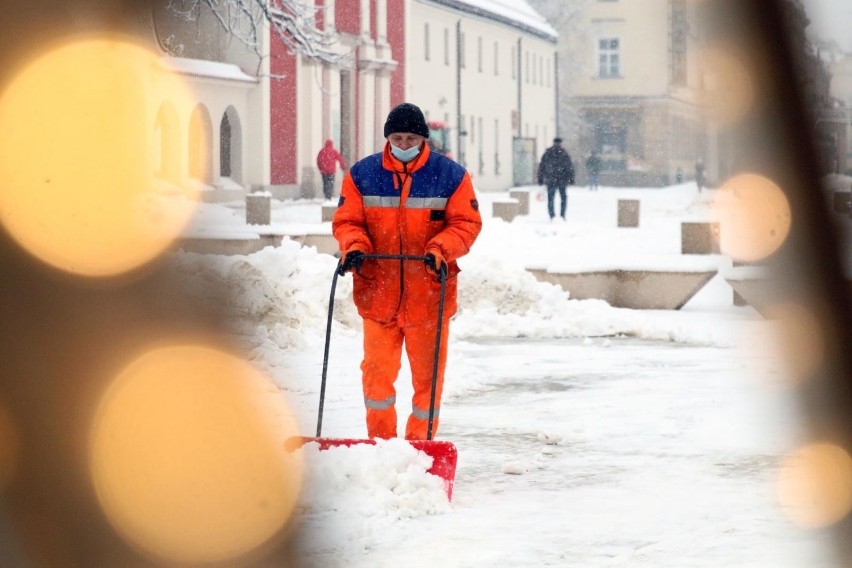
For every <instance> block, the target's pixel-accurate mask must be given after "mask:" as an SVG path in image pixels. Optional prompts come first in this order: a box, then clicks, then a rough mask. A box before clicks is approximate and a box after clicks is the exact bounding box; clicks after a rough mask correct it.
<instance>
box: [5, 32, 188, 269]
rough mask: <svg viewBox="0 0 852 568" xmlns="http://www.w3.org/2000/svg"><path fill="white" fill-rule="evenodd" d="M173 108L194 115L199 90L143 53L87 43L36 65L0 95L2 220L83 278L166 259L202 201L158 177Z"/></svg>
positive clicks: (31, 247)
mask: <svg viewBox="0 0 852 568" xmlns="http://www.w3.org/2000/svg"><path fill="white" fill-rule="evenodd" d="M163 105H171V106H170V108H174V107H177V108H184V107H189V106H191V97H190V92H189V90H188V89H187V87H186V86H185V85H184V84H183V83H182V82H181V81H180V80H179V79H178V78H177V77H176V76H175V75H174V74H171V73H168V72H166V71H165V69H163V68H162V67H161V66H160V65H159V64H158V58H157V56H156V55H154V54H152V53H150V52H148V51H146V50H144V49H142V48H141V47H138V46H135V45H133V44H130V43H126V42H123V41H119V40H116V39H86V40H83V41H78V42H74V43H69V44H66V45H63V46H61V47H58V48H56V49H53V50H51V51H49V52H48V53H46V54H44V55H42V56H40V57H38V58H37V59H35V60H34V61H33V62H32V63H31V64H29V65H27V66H26V67H25V68H24V69H23V70H22V71H21V72H20V73H19V74H18V75H17V76H16V77H15V78H14V80H13V81H12V82H11V83H10V84H9V86H8V88H7V89H6V90H5V91H4V92H3V93H2V96H0V132H2V133H3V135H2V137H0V171H2V172H3V184H2V185H0V223H2V225H3V226H4V227H5V228H6V230H7V231H8V232H9V233H10V234H11V236H12V237H14V238H15V240H17V241H18V242H19V243H20V244H21V245H22V246H23V247H24V248H25V249H27V250H28V251H29V252H30V253H32V254H34V255H35V256H36V257H38V258H39V259H41V260H42V261H44V262H47V263H48V264H50V265H52V266H54V267H57V268H60V269H62V270H65V271H68V272H71V273H74V274H77V275H84V276H112V275H116V274H122V273H125V272H128V271H131V270H133V269H135V268H138V267H139V266H142V265H144V264H145V263H147V262H149V261H150V260H152V259H153V258H155V257H156V256H157V255H159V254H160V253H161V252H162V251H163V250H164V249H165V248H167V247H168V246H169V245H170V243H171V242H172V241H173V240H174V238H175V237H177V236H178V235H179V233H180V232H181V231H182V229H183V228H184V227H185V226H186V223H187V222H188V221H189V218H190V216H191V215H192V212H193V211H194V206H195V202H196V201H197V199H198V190H197V189H193V188H191V187H190V186H189V185H188V184H186V183H184V181H185V180H181V179H180V178H179V177H177V178H173V179H171V180H169V181H166V180H164V179H161V178H160V177H158V176H156V175H155V172H154V170H155V169H156V168H157V160H158V159H159V157H158V156H155V153H156V151H157V148H158V146H159V145H161V140H160V139H159V138H158V137H160V136H161V133H159V132H157V129H156V120H157V113H158V111H159V109H160V108H161V107H162V106H163Z"/></svg>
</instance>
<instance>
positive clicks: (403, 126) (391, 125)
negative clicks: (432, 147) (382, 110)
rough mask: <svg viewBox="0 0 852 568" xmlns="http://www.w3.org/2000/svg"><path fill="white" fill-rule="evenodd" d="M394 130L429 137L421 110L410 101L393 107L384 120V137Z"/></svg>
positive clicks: (394, 131)
mask: <svg viewBox="0 0 852 568" xmlns="http://www.w3.org/2000/svg"><path fill="white" fill-rule="evenodd" d="M396 132H411V133H412V134H418V135H420V136H423V137H425V138H429V127H428V126H426V119H425V118H423V111H421V110H420V109H419V108H418V107H417V106H415V105H413V104H411V103H402V104H401V105H398V106H396V107H394V109H393V110H391V111H390V113H389V114H388V119H387V120H386V121H385V138H387V137H388V136H390V135H391V134H394V133H396Z"/></svg>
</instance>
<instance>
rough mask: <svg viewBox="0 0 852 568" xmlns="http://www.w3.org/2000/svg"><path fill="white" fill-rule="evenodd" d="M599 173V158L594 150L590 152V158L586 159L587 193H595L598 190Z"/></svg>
mask: <svg viewBox="0 0 852 568" xmlns="http://www.w3.org/2000/svg"><path fill="white" fill-rule="evenodd" d="M600 171H601V157H600V156H598V153H597V152H596V151H595V150H592V154H591V156H589V157H588V158H587V159H586V172H587V174H588V176H589V191H597V189H598V174H599V173H600Z"/></svg>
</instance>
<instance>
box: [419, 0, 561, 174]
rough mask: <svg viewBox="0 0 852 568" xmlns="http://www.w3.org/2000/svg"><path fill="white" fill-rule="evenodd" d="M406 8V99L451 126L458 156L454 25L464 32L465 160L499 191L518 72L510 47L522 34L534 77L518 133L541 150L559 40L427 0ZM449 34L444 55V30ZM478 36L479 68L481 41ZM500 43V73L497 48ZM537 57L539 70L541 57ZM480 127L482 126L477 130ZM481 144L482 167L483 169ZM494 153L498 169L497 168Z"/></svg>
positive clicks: (551, 116) (551, 123)
mask: <svg viewBox="0 0 852 568" xmlns="http://www.w3.org/2000/svg"><path fill="white" fill-rule="evenodd" d="M406 10H407V14H409V17H408V18H407V23H406V26H407V28H406V38H407V42H406V70H407V72H406V89H405V90H406V97H407V100H408V101H409V102H412V103H414V104H416V105H418V106H420V107H421V108H422V109H423V111H424V113H426V114H427V116H428V118H429V119H434V120H445V119H446V118H447V117H449V123H450V125H451V127H452V128H453V133H452V136H451V149H452V152H453V155H454V156H455V157H456V158H459V148H458V145H457V143H456V136H455V133H456V131H455V129H456V126H457V124H458V122H457V118H458V112H457V101H458V96H457V80H456V25H457V23H458V22H459V21H461V30H462V32H463V33H464V37H465V41H464V57H465V66H464V68H463V71H462V80H461V114H462V117H463V119H464V125H463V128H464V130H465V131H467V132H468V135H467V136H466V137H464V138H463V148H462V149H463V157H464V159H465V165H466V167H467V168H468V170H469V171H470V173H471V174H472V176H473V180H474V184H475V185H476V188H477V189H478V190H481V191H500V190H505V189H507V188H509V187H511V185H512V138H513V137H514V136H515V135H516V131H514V130H513V127H512V116H513V111H517V110H518V76H517V71H516V73H515V76H514V77H513V73H512V68H513V65H514V64H515V63H514V60H513V57H512V53H513V47H514V48H517V44H518V39H519V38H521V39H522V53H527V52H529V53H530V54H531V55H533V54H534V55H535V57H536V65H537V67H536V70H535V75H534V76H535V82H533V81H532V73H531V77H530V81H529V82H527V81H526V78H525V77H522V80H523V82H522V101H523V102H522V108H521V109H520V111H521V122H522V124H521V135H522V136H536V134H537V136H536V137H537V142H538V143H537V146H538V148H537V151H538V152H539V153H541V152H542V151H543V150H544V148H545V147H546V145H547V144H548V143H549V139H552V138H553V136H554V134H555V132H556V109H555V83H554V79H553V73H554V71H553V69H554V54H555V52H556V44H555V43H550V42H548V41H545V40H543V39H539V38H537V37H535V36H533V35H531V34H529V33H525V32H523V31H520V30H517V29H515V28H513V27H511V26H509V25H506V24H502V23H499V22H495V21H493V20H488V19H484V18H480V17H476V16H472V15H470V14H466V13H463V12H459V11H455V10H450V9H447V8H444V7H442V6H438V5H436V4H433V3H431V2H428V0H408V2H407V3H406ZM427 23H428V24H429V36H430V37H429V58H428V60H427V59H426V26H425V24H427ZM445 30H447V31H448V35H449V41H448V44H449V45H448V48H449V50H448V51H449V53H448V54H447V55H448V57H447V58H445V42H444V33H445ZM480 38H481V41H482V67H481V70H480V66H479V41H480ZM495 43H496V44H497V72H496V74H495V51H494V49H495V48H494V44H495ZM539 60H540V61H541V68H542V69H541V72H539V69H538V61H539ZM480 124H481V125H482V128H481V130H480ZM480 149H481V153H482V168H480ZM495 154H496V155H497V156H498V157H499V163H500V169H499V174H498V173H496V171H495Z"/></svg>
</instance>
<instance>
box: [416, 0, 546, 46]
mask: <svg viewBox="0 0 852 568" xmlns="http://www.w3.org/2000/svg"><path fill="white" fill-rule="evenodd" d="M428 1H429V2H432V3H434V4H440V5H441V6H447V7H448V8H455V9H456V10H460V11H462V12H468V13H470V14H475V15H477V16H482V17H483V18H487V19H490V20H495V21H498V22H501V23H504V24H506V25H509V26H512V27H514V28H518V29H520V30H523V31H525V32H528V33H531V34H533V35H536V36H538V37H541V38H543V39H547V40H550V41H554V42H555V41H556V40H557V38H558V37H559V34H558V33H557V32H556V30H555V29H553V26H551V25H550V24H549V23H548V21H547V20H546V19H544V17H543V16H542V15H541V14H539V13H538V12H536V11H535V10H534V9H533V8H532V6H530V5H529V3H528V2H527V1H526V0H428Z"/></svg>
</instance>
